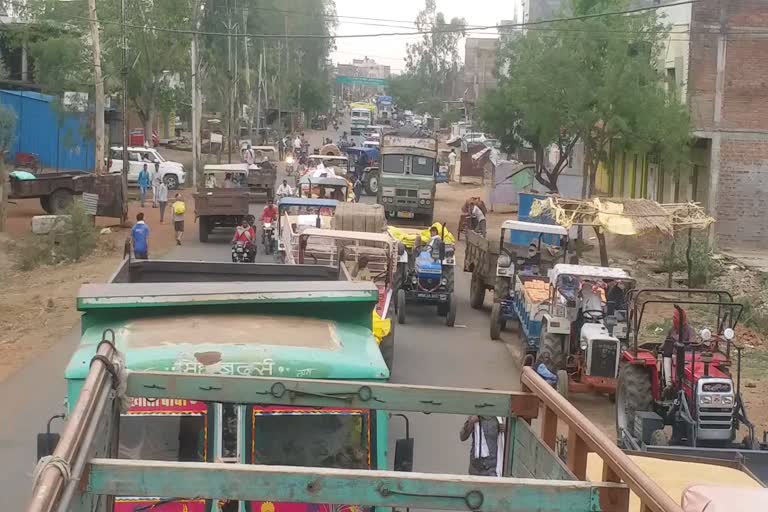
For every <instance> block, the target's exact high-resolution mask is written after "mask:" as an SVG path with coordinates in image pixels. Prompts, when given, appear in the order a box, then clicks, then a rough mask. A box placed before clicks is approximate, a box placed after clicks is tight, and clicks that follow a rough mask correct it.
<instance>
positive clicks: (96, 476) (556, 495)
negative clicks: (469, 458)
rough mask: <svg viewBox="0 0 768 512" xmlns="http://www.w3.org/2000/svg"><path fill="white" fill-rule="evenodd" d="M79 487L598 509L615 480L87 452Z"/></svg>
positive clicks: (566, 511) (435, 505)
mask: <svg viewBox="0 0 768 512" xmlns="http://www.w3.org/2000/svg"><path fill="white" fill-rule="evenodd" d="M86 473H87V474H88V483H87V489H86V491H87V492H88V493H92V494H103V495H122V496H180V497H202V498H230V499H239V500H254V501H261V500H269V501H282V502H302V503H355V504H358V505H371V506H399V507H418V508H429V509H441V510H483V511H484V512H494V511H499V512H501V511H504V512H530V511H532V510H535V511H537V512H587V511H598V510H600V506H599V498H600V492H601V490H602V489H611V488H614V487H617V486H618V487H621V486H620V485H618V484H605V483H600V484H596V483H591V482H564V481H542V480H526V479H515V478H490V477H473V476H457V475H442V474H426V473H407V474H406V473H396V472H393V471H366V470H341V469H319V468H304V467H286V466H248V465H232V464H218V463H189V462H186V463H173V462H159V461H126V460H119V461H118V460H109V459H94V460H92V461H91V464H90V467H89V470H88V471H87V472H86Z"/></svg>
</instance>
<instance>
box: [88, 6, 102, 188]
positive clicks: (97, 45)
mask: <svg viewBox="0 0 768 512" xmlns="http://www.w3.org/2000/svg"><path fill="white" fill-rule="evenodd" d="M88 12H89V16H88V17H89V18H90V21H89V25H90V29H91V42H92V45H93V79H94V82H95V84H94V86H95V98H94V103H95V105H94V112H93V115H94V117H95V122H94V129H95V133H94V137H95V146H96V147H95V155H94V157H95V158H94V160H95V165H94V170H95V171H96V174H97V175H101V174H104V156H105V154H106V153H105V151H104V80H103V78H102V76H101V42H100V40H99V20H98V19H97V18H96V0H88Z"/></svg>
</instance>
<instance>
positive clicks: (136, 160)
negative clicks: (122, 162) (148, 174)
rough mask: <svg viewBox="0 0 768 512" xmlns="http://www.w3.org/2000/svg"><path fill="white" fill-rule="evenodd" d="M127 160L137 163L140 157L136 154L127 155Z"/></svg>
mask: <svg viewBox="0 0 768 512" xmlns="http://www.w3.org/2000/svg"><path fill="white" fill-rule="evenodd" d="M128 158H129V159H130V160H131V161H132V162H139V161H141V155H140V154H138V153H128Z"/></svg>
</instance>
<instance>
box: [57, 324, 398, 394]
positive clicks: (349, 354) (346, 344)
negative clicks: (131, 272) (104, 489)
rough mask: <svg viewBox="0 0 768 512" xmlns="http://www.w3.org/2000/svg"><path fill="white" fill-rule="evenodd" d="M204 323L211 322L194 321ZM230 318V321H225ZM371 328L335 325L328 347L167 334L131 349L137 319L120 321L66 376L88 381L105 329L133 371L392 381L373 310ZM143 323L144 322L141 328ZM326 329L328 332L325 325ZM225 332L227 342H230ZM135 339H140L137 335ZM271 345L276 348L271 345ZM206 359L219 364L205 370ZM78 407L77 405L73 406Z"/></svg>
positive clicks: (84, 349) (92, 334)
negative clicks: (205, 339)
mask: <svg viewBox="0 0 768 512" xmlns="http://www.w3.org/2000/svg"><path fill="white" fill-rule="evenodd" d="M194 318H195V319H196V320H197V321H199V322H205V321H206V318H207V317H206V316H205V315H200V316H197V317H194ZM226 318H229V316H228V317H226ZM231 318H233V319H235V318H241V319H244V320H245V321H246V322H251V321H253V322H256V321H257V320H258V317H257V316H254V315H248V316H244V317H238V316H236V315H232V316H231ZM367 318H368V322H369V325H368V326H360V325H357V324H356V323H346V322H341V321H339V322H336V321H331V322H330V324H328V329H330V334H328V332H329V331H326V332H325V333H320V332H318V334H317V337H318V338H320V336H321V334H322V335H323V336H325V337H327V338H328V340H329V341H328V343H327V344H328V345H329V347H330V348H328V347H322V346H320V347H308V346H290V345H287V344H284V343H281V341H282V340H281V339H274V340H272V339H271V338H266V337H261V338H259V339H261V340H264V341H265V342H264V343H258V344H257V343H253V344H252V343H249V342H248V341H249V340H248V339H245V338H241V339H228V338H226V337H225V338H224V339H216V336H217V333H216V332H215V329H211V330H212V331H214V332H211V333H210V334H206V337H207V336H210V342H209V343H200V342H195V343H188V342H187V340H185V339H184V338H183V337H178V336H174V333H173V332H169V333H168V334H167V339H166V341H164V342H163V343H157V344H150V343H136V342H131V343H130V344H129V336H130V335H131V334H130V331H131V329H132V326H134V325H136V324H134V323H132V320H133V319H117V320H114V321H104V322H100V323H98V324H95V325H92V326H91V327H90V328H88V329H87V330H86V331H85V332H84V333H83V336H82V342H81V345H80V346H79V347H78V348H77V350H76V351H75V353H74V354H73V356H72V358H71V359H70V362H69V365H68V366H67V369H66V372H65V376H66V378H67V379H84V378H85V376H86V374H87V373H88V368H89V366H90V361H91V358H92V357H93V356H94V354H95V353H96V347H97V346H98V343H99V342H100V341H101V340H102V338H103V333H104V331H105V329H112V330H113V331H114V333H115V343H116V345H117V348H118V350H120V351H121V352H122V353H123V354H124V357H125V361H126V366H127V368H128V369H129V370H159V371H169V372H183V373H192V374H197V373H219V374H225V375H227V374H228V375H255V376H284V377H296V378H309V379H316V378H325V379H386V378H388V377H389V370H388V369H387V366H386V364H385V363H384V359H383V358H382V356H381V351H380V350H379V347H378V345H377V344H376V340H375V338H374V337H373V334H372V332H371V330H370V322H371V317H370V310H369V311H368V313H367ZM292 321H294V322H295V321H296V317H286V319H285V322H286V330H285V332H280V333H278V334H277V335H276V337H277V338H280V337H283V336H286V335H289V334H290V325H291V322H292ZM139 323H140V322H139ZM323 328H325V326H324V325H323ZM226 335H227V334H226V331H224V333H223V334H222V336H226ZM133 337H134V338H135V337H137V336H136V335H135V334H134V335H133ZM270 341H271V343H270ZM201 354H204V355H206V356H207V357H211V358H214V359H216V362H215V364H207V365H206V364H203V363H204V362H206V361H205V358H204V357H203V356H201ZM208 363H210V361H208ZM73 401H74V400H73Z"/></svg>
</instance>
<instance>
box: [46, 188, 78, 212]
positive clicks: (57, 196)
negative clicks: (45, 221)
mask: <svg viewBox="0 0 768 512" xmlns="http://www.w3.org/2000/svg"><path fill="white" fill-rule="evenodd" d="M74 201H75V200H74V198H73V197H72V191H70V190H67V189H65V188H60V189H57V190H54V191H53V193H52V194H51V195H50V196H48V202H49V203H50V207H51V213H52V214H54V215H62V214H64V213H66V211H67V208H69V207H70V205H72V203H73V202H74Z"/></svg>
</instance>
